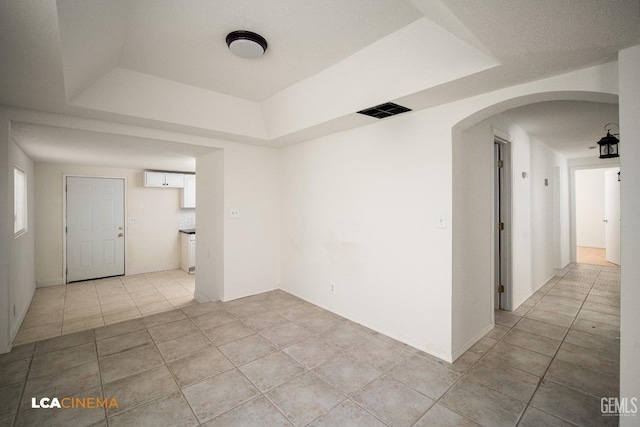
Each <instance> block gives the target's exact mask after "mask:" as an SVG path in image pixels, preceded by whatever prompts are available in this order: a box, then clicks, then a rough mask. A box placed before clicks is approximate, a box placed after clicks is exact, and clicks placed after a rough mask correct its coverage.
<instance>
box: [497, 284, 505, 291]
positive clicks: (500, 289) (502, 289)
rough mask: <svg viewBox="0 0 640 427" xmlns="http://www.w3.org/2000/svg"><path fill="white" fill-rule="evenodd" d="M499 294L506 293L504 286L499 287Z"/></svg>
mask: <svg viewBox="0 0 640 427" xmlns="http://www.w3.org/2000/svg"><path fill="white" fill-rule="evenodd" d="M498 292H500V293H503V292H504V286H503V285H498Z"/></svg>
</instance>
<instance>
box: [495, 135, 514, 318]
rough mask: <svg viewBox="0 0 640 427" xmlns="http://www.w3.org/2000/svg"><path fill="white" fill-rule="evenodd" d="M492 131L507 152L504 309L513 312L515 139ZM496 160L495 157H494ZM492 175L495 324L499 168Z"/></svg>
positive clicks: (505, 153)
mask: <svg viewBox="0 0 640 427" xmlns="http://www.w3.org/2000/svg"><path fill="white" fill-rule="evenodd" d="M491 130H492V132H493V141H492V143H493V144H494V145H495V144H496V142H497V143H500V144H503V145H504V147H505V152H504V175H505V180H504V185H505V189H504V191H505V193H506V194H505V204H506V205H507V206H506V210H507V221H505V223H506V224H507V227H505V230H504V233H505V241H506V243H507V248H506V253H507V256H506V264H507V265H506V276H507V277H506V279H505V280H504V283H506V284H505V285H504V304H503V305H504V309H505V310H512V309H513V233H512V228H513V209H512V207H513V200H512V192H513V170H512V164H513V158H512V149H511V146H512V145H511V144H512V142H513V138H512V137H511V136H510V135H509V134H507V133H506V132H504V131H501V130H500V129H498V128H496V127H493V126H492V127H491ZM494 150H495V147H494ZM494 158H495V157H494ZM492 169H493V171H492V175H493V179H494V185H493V188H492V199H493V202H494V208H493V224H492V227H491V234H492V236H491V241H492V247H493V248H494V250H493V253H492V261H493V262H492V265H493V266H494V268H493V269H492V273H491V275H492V278H491V283H492V284H493V285H492V286H491V292H492V294H491V304H492V306H491V319H492V322H495V318H494V310H495V308H496V306H495V303H496V294H495V292H496V288H495V286H494V285H495V284H496V274H495V272H496V268H499V266H498V265H497V262H498V256H497V251H498V244H497V241H496V237H497V236H496V232H495V230H496V227H497V224H498V221H497V212H496V206H497V200H496V197H497V194H496V186H497V181H496V178H497V170H498V169H497V168H496V167H495V165H492Z"/></svg>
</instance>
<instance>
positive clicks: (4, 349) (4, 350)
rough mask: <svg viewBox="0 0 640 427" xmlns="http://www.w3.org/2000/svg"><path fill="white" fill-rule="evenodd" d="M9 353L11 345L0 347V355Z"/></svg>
mask: <svg viewBox="0 0 640 427" xmlns="http://www.w3.org/2000/svg"><path fill="white" fill-rule="evenodd" d="M10 351H11V343H9V344H7V345H5V346H2V347H0V354H5V353H9V352H10Z"/></svg>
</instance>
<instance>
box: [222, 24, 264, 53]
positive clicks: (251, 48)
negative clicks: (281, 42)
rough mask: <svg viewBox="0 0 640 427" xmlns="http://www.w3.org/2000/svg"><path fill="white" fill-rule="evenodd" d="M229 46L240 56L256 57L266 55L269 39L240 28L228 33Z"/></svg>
mask: <svg viewBox="0 0 640 427" xmlns="http://www.w3.org/2000/svg"><path fill="white" fill-rule="evenodd" d="M227 46H229V50H230V51H231V52H233V54H234V55H236V56H239V57H240V58H245V59H256V58H260V57H261V56H262V55H264V53H265V51H266V50H267V41H266V40H265V39H264V37H262V36H261V35H260V34H256V33H252V32H251V31H244V30H239V31H232V32H230V33H229V34H227Z"/></svg>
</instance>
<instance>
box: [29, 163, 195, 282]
mask: <svg viewBox="0 0 640 427" xmlns="http://www.w3.org/2000/svg"><path fill="white" fill-rule="evenodd" d="M35 174H36V201H37V204H38V208H37V209H36V220H35V222H36V229H37V232H36V281H37V282H38V286H47V285H56V284H60V283H62V277H63V274H62V272H63V254H62V245H63V243H62V239H63V233H62V226H63V218H62V212H63V206H62V204H63V175H64V174H69V175H85V176H106V177H112V178H126V180H127V187H126V197H127V204H126V212H125V224H126V229H125V230H126V234H127V248H126V249H127V250H126V274H137V273H142V272H150V271H160V270H169V269H173V268H179V266H180V234H179V232H178V230H179V229H180V228H191V227H190V226H192V224H193V223H194V218H195V213H194V212H193V210H189V209H181V208H180V190H179V189H177V188H150V187H144V185H143V182H144V181H143V171H142V170H139V169H120V168H104V167H95V166H79V165H61V164H53V163H36V166H35ZM132 217H134V218H136V220H137V222H136V223H135V224H132V223H130V222H129V218H132Z"/></svg>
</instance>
